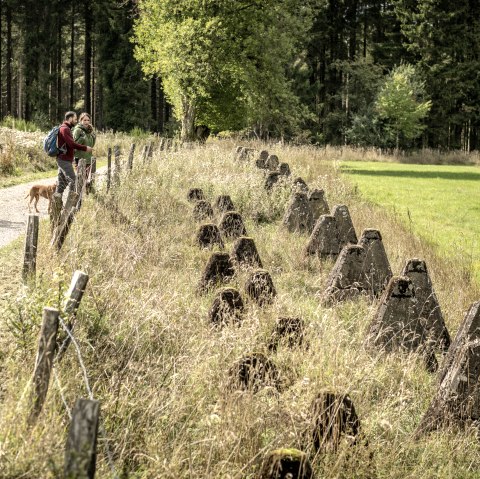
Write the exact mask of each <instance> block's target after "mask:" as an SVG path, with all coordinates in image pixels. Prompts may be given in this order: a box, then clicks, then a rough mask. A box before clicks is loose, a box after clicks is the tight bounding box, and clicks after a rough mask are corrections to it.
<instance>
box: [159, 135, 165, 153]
mask: <svg viewBox="0 0 480 479" xmlns="http://www.w3.org/2000/svg"><path fill="white" fill-rule="evenodd" d="M164 143H165V139H164V138H161V139H160V145H159V146H158V150H159V151H163V147H164Z"/></svg>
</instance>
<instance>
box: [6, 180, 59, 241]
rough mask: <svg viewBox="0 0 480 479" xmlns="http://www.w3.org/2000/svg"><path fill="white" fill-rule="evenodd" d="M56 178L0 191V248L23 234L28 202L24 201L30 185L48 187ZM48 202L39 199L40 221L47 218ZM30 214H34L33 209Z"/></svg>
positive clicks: (27, 199) (25, 225)
mask: <svg viewBox="0 0 480 479" xmlns="http://www.w3.org/2000/svg"><path fill="white" fill-rule="evenodd" d="M55 180H56V177H53V178H45V179H43V180H36V181H32V182H31V183H23V184H21V185H16V186H9V187H8V188H1V189H0V248H2V247H3V246H5V245H7V244H8V243H10V242H11V241H13V240H14V239H15V238H18V237H19V236H20V235H21V234H23V233H25V230H26V227H27V220H28V201H29V198H26V199H25V196H27V194H28V192H29V191H30V187H31V186H32V185H38V184H41V185H50V184H52V183H54V182H55ZM47 208H48V201H47V200H46V199H45V198H40V201H39V202H38V209H39V211H40V213H39V215H40V219H41V218H45V217H47V216H48V213H47ZM31 212H32V213H35V209H34V207H33V203H32V208H31Z"/></svg>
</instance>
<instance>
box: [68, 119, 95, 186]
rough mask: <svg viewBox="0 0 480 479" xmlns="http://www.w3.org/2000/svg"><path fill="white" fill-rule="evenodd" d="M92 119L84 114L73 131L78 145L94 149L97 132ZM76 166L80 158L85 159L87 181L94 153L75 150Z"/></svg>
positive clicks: (88, 184) (88, 183)
mask: <svg viewBox="0 0 480 479" xmlns="http://www.w3.org/2000/svg"><path fill="white" fill-rule="evenodd" d="M91 121H92V120H91V118H90V115H89V114H88V113H82V114H81V115H80V118H79V119H78V123H77V125H76V126H75V128H74V129H73V140H74V141H75V142H76V143H80V144H81V145H86V146H90V147H92V148H93V146H94V145H95V139H96V138H95V132H94V131H93V127H92V123H91ZM74 155H75V159H74V162H75V166H78V162H79V160H80V158H84V159H85V163H86V166H87V168H86V176H87V179H88V178H89V176H90V169H91V167H92V153H91V152H90V153H87V152H86V151H81V150H75V153H74ZM89 187H90V182H89V181H87V191H88V190H89Z"/></svg>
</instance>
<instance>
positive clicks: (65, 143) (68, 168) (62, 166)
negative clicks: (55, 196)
mask: <svg viewBox="0 0 480 479" xmlns="http://www.w3.org/2000/svg"><path fill="white" fill-rule="evenodd" d="M76 124H77V114H76V113H75V112H74V111H67V113H65V121H64V122H63V123H62V125H61V126H60V131H59V132H58V146H59V148H61V149H64V150H65V153H60V154H59V155H58V156H57V165H58V180H57V189H56V193H60V194H62V193H63V192H64V191H65V189H66V188H67V186H68V184H69V183H70V188H73V186H74V185H75V178H76V177H75V171H74V169H73V151H74V150H81V151H86V152H87V153H91V152H92V151H93V149H92V148H91V147H90V146H86V145H81V144H80V143H75V141H74V140H73V137H72V131H71V129H72V128H73V127H74V126H75V125H76Z"/></svg>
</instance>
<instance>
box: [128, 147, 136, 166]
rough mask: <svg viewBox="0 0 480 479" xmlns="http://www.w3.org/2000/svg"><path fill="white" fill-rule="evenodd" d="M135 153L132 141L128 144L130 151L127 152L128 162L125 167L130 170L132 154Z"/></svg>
mask: <svg viewBox="0 0 480 479" xmlns="http://www.w3.org/2000/svg"><path fill="white" fill-rule="evenodd" d="M134 153H135V143H132V145H131V146H130V151H129V153H128V163H127V168H128V169H129V170H131V169H132V168H133V154H134Z"/></svg>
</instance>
